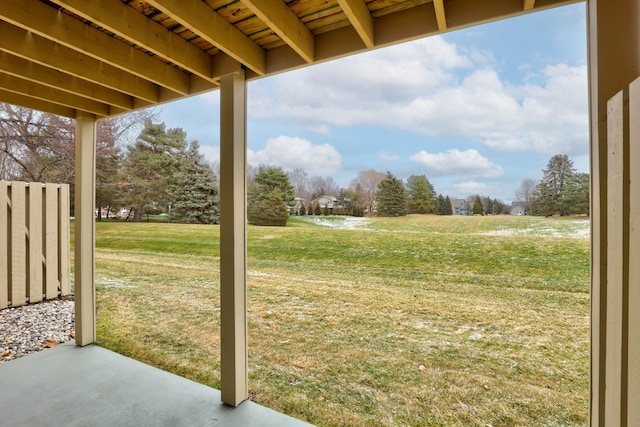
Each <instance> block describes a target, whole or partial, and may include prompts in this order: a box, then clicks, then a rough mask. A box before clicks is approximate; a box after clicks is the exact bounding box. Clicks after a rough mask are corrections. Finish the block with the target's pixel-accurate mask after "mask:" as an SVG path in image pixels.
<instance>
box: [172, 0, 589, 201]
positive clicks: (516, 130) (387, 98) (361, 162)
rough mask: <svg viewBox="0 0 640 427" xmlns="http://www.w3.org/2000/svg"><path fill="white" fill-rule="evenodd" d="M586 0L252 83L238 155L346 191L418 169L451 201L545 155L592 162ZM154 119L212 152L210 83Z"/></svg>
mask: <svg viewBox="0 0 640 427" xmlns="http://www.w3.org/2000/svg"><path fill="white" fill-rule="evenodd" d="M586 64H587V52H586V14H585V5H584V3H578V4H575V5H570V6H564V7H561V8H555V9H551V10H547V11H543V12H538V13H532V14H528V15H526V16H522V17H518V18H512V19H508V20H503V21H499V22H493V23H490V24H485V25H482V26H477V27H472V28H469V29H465V30H459V31H455V32H450V33H446V34H444V35H442V36H434V37H429V38H425V39H422V40H418V41H414V42H410V43H404V44H402V45H397V46H393V47H390V48H384V49H378V50H375V51H373V52H368V53H366V54H361V55H356V56H352V57H349V58H344V59H340V60H336V61H331V62H328V63H324V64H319V65H316V66H313V67H308V68H305V69H301V70H296V71H292V72H289V73H285V74H281V75H277V76H273V77H268V78H265V79H261V80H258V81H254V82H250V83H249V85H248V107H247V109H248V125H247V126H248V129H247V130H248V140H247V143H248V148H249V152H248V161H249V163H250V164H253V165H256V166H257V165H260V164H269V165H274V166H281V167H282V168H283V169H284V170H292V169H294V168H296V167H301V168H303V169H305V170H306V171H307V172H308V174H309V176H315V175H318V176H331V177H332V178H333V179H335V180H336V181H337V182H338V183H339V184H340V185H341V186H344V187H347V186H348V185H349V183H350V182H351V180H352V179H353V178H355V177H356V176H357V174H358V173H359V172H360V171H363V170H368V169H374V170H377V171H380V172H386V171H390V172H391V173H393V174H394V175H396V176H397V177H399V178H401V179H403V180H406V179H407V178H408V177H409V176H410V175H422V174H424V175H426V176H427V178H429V180H430V181H431V182H432V183H433V185H434V186H435V189H436V191H437V192H438V193H442V194H447V195H449V196H450V197H461V198H462V197H467V196H469V195H472V194H480V195H488V196H490V197H492V198H497V199H501V200H503V201H504V202H510V201H512V200H514V198H515V196H514V193H515V190H516V188H517V187H518V186H519V184H520V183H521V182H522V180H523V179H525V178H532V179H539V178H540V177H541V176H542V169H544V168H545V167H546V164H547V162H548V161H549V159H550V158H551V156H553V155H555V154H567V155H569V157H570V158H572V159H573V161H574V166H575V167H576V169H578V171H581V172H588V169H589V124H588V92H587V88H588V85H587V65H586ZM159 119H160V120H161V121H163V122H164V123H165V124H166V125H167V127H170V128H173V127H180V128H182V129H184V130H185V131H186V132H187V136H188V138H189V139H196V140H198V141H199V142H200V145H201V151H202V152H203V154H204V155H205V156H206V157H207V158H208V159H209V160H211V161H217V160H218V159H219V92H218V91H215V92H211V93H209V94H206V95H201V96H197V97H192V98H189V99H186V100H183V101H179V102H174V103H171V104H166V105H163V106H162V107H161V110H160V114H159Z"/></svg>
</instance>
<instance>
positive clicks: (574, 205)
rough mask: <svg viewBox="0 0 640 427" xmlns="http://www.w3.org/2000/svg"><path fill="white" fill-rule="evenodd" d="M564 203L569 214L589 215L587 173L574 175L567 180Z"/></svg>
mask: <svg viewBox="0 0 640 427" xmlns="http://www.w3.org/2000/svg"><path fill="white" fill-rule="evenodd" d="M564 203H565V204H566V210H567V211H569V212H570V213H571V214H577V215H589V174H588V173H576V174H574V175H573V176H571V177H570V178H569V179H568V180H567V185H566V186H565V197H564Z"/></svg>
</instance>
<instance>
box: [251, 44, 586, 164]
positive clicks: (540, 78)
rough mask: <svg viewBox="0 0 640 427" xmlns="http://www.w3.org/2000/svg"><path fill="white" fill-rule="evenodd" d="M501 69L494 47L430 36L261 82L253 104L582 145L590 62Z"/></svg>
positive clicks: (403, 126) (582, 149) (260, 111)
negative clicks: (510, 73)
mask: <svg viewBox="0 0 640 427" xmlns="http://www.w3.org/2000/svg"><path fill="white" fill-rule="evenodd" d="M498 70H499V65H498V64H496V60H495V59H494V58H493V57H492V55H491V54H489V53H487V52H483V51H479V50H474V49H463V48H461V47H460V46H458V45H456V44H455V43H451V42H448V41H446V40H445V38H443V37H439V36H435V37H429V38H426V39H422V40H418V41H415V42H412V43H407V44H403V45H400V46H396V47H394V48H393V49H380V50H376V51H373V52H369V53H367V54H363V55H357V56H353V57H349V58H345V59H343V60H341V61H333V62H328V63H325V64H319V65H317V66H314V67H309V68H304V69H301V70H297V71H294V72H292V73H288V74H287V75H282V76H275V77H272V78H269V79H265V80H264V81H257V82H255V86H252V90H251V91H250V94H249V96H250V102H249V108H250V114H251V116H252V117H255V118H286V119H287V120H292V121H293V122H294V123H295V124H296V125H297V126H301V127H304V128H306V129H310V130H315V131H318V130H321V131H322V133H323V134H329V132H330V129H331V127H337V126H340V127H357V126H384V127H387V128H391V129H398V130H402V131H409V132H417V133H421V134H424V135H427V136H431V137H437V138H456V139H471V140H474V141H477V142H480V143H482V144H485V145H487V146H489V147H492V148H494V149H498V150H503V151H536V152H540V153H545V154H550V155H553V154H557V153H559V152H563V153H568V154H570V155H580V154H585V153H586V152H587V151H588V143H587V142H586V141H588V129H589V127H588V99H587V67H586V65H580V66H569V65H566V64H555V65H548V66H546V68H544V69H542V70H535V69H533V68H532V69H530V70H529V77H527V78H526V79H525V80H524V81H523V82H515V83H509V82H508V81H506V80H503V78H502V77H501V76H500V74H499V72H498ZM294 73H295V74H294Z"/></svg>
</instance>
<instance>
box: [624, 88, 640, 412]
mask: <svg viewBox="0 0 640 427" xmlns="http://www.w3.org/2000/svg"><path fill="white" fill-rule="evenodd" d="M629 138H630V141H629V164H630V165H636V167H630V168H629V173H630V177H629V212H630V218H629V260H635V261H634V262H630V263H629V308H630V309H629V326H628V337H629V357H628V360H629V376H628V393H627V394H628V400H627V402H628V403H627V405H628V406H627V420H628V421H629V423H630V424H629V425H632V424H631V423H636V424H635V425H638V423H640V405H638V402H640V363H639V361H640V263H639V262H637V260H639V259H640V168H638V167H637V165H640V79H636V80H635V81H634V82H633V83H632V84H631V86H630V87H629Z"/></svg>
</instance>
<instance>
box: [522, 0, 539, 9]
mask: <svg viewBox="0 0 640 427" xmlns="http://www.w3.org/2000/svg"><path fill="white" fill-rule="evenodd" d="M522 3H523V9H524V10H532V9H533V7H534V6H535V5H536V0H522Z"/></svg>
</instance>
